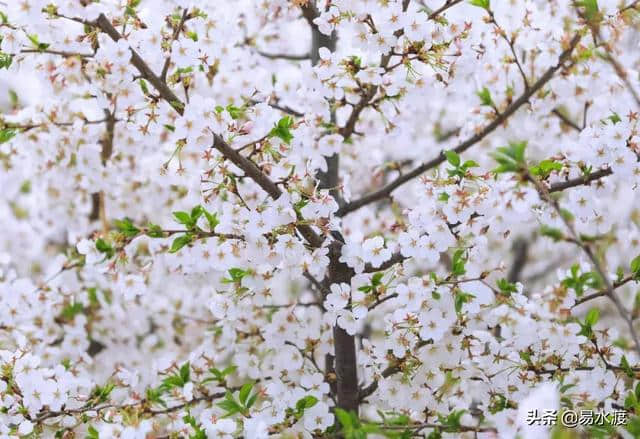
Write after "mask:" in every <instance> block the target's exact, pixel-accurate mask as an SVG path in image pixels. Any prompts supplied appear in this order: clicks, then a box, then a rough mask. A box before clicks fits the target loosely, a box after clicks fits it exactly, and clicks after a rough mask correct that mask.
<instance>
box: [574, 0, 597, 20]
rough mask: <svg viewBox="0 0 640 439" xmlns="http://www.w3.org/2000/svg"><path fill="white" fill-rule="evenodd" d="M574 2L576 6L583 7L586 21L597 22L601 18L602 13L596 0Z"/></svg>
mask: <svg viewBox="0 0 640 439" xmlns="http://www.w3.org/2000/svg"><path fill="white" fill-rule="evenodd" d="M575 4H576V6H578V7H582V8H583V10H584V15H585V18H586V19H587V21H589V22H591V23H597V22H599V21H600V20H602V15H601V14H600V9H599V8H598V1H597V0H579V1H576V3H575Z"/></svg>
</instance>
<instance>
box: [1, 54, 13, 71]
mask: <svg viewBox="0 0 640 439" xmlns="http://www.w3.org/2000/svg"><path fill="white" fill-rule="evenodd" d="M12 62H13V55H9V54H7V53H3V52H0V69H8V68H9V67H10V66H11V63H12Z"/></svg>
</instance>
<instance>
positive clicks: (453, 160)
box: [444, 150, 460, 167]
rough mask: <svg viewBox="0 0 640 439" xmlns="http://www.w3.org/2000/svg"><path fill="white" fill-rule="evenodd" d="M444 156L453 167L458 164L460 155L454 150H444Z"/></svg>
mask: <svg viewBox="0 0 640 439" xmlns="http://www.w3.org/2000/svg"><path fill="white" fill-rule="evenodd" d="M444 156H445V157H446V158H447V161H448V162H449V163H450V164H451V165H453V166H455V167H458V166H460V156H459V155H458V153H457V152H455V151H453V150H449V151H445V152H444Z"/></svg>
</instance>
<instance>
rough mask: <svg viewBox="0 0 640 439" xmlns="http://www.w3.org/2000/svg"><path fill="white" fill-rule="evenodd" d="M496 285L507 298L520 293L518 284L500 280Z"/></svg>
mask: <svg viewBox="0 0 640 439" xmlns="http://www.w3.org/2000/svg"><path fill="white" fill-rule="evenodd" d="M496 285H497V286H498V288H499V289H500V292H501V293H503V294H504V295H506V296H510V295H511V294H513V293H517V292H518V288H517V287H516V284H514V283H511V282H509V281H508V280H507V279H498V282H497V283H496Z"/></svg>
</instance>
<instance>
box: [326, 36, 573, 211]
mask: <svg viewBox="0 0 640 439" xmlns="http://www.w3.org/2000/svg"><path fill="white" fill-rule="evenodd" d="M579 41H580V34H576V35H575V36H574V37H573V38H572V39H571V42H570V43H569V47H567V48H566V49H565V50H564V51H563V52H562V53H561V54H560V57H559V58H558V63H557V64H556V65H554V66H551V67H549V69H547V71H546V72H545V73H544V74H543V75H542V76H541V77H540V78H539V79H538V80H537V81H536V82H535V83H534V84H533V85H532V86H531V87H530V88H529V89H528V90H525V92H524V93H523V94H522V95H521V96H520V97H519V98H518V99H516V100H515V101H513V103H512V104H511V105H509V106H508V107H507V108H506V109H505V110H504V111H503V112H502V113H500V115H499V116H498V117H496V118H495V119H494V120H493V121H492V122H491V123H490V124H489V125H487V126H486V127H484V128H483V129H482V131H480V132H479V133H477V134H475V135H473V136H471V137H470V138H469V139H467V140H465V141H464V142H462V143H461V144H459V145H458V146H456V147H455V148H454V149H453V150H454V151H455V152H457V153H458V154H460V153H462V152H464V151H466V150H467V149H469V148H470V147H472V146H473V145H475V144H476V143H478V142H479V141H481V140H482V139H484V138H485V137H486V136H488V135H489V134H491V133H492V132H493V131H494V130H495V129H496V128H498V127H499V126H500V125H502V124H503V123H504V122H505V121H506V120H507V119H508V118H509V117H511V115H513V114H514V113H515V112H516V111H517V110H518V109H519V108H520V107H521V106H522V105H524V104H525V103H526V102H528V101H529V99H530V98H531V96H533V95H534V94H536V93H537V92H538V91H539V90H540V89H541V88H542V87H544V85H545V84H546V83H547V82H549V81H550V80H551V78H552V77H553V75H554V74H555V73H556V72H557V71H558V70H560V68H562V65H563V64H564V62H565V61H566V60H567V59H569V57H570V56H571V53H572V52H573V50H574V49H575V47H576V46H577V45H578V42H579ZM445 161H446V157H445V156H444V153H443V152H442V151H441V152H440V154H439V155H438V156H437V157H436V158H434V159H432V160H430V161H428V162H425V163H423V164H421V165H420V166H418V167H417V168H415V169H413V170H412V171H410V172H408V173H406V174H404V175H401V176H399V177H398V178H396V179H395V180H394V181H392V182H391V183H389V184H388V185H386V186H385V187H383V188H381V189H378V190H377V191H374V192H371V193H370V194H368V195H365V196H363V197H362V198H360V199H357V200H354V201H351V202H349V203H347V204H346V205H344V206H343V207H341V208H340V209H338V211H337V212H336V215H337V216H345V215H347V214H349V213H351V212H353V211H355V210H358V209H360V208H361V207H363V206H366V205H367V204H370V203H373V202H375V201H378V200H381V199H383V198H386V197H387V196H389V195H390V194H391V193H392V192H393V191H394V190H396V189H397V188H399V187H400V186H402V185H403V184H405V183H407V182H409V181H411V180H413V179H414V178H416V177H418V176H419V175H421V174H423V173H425V172H426V171H428V170H430V169H433V168H435V167H437V166H439V165H440V164H442V163H444V162H445Z"/></svg>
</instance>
